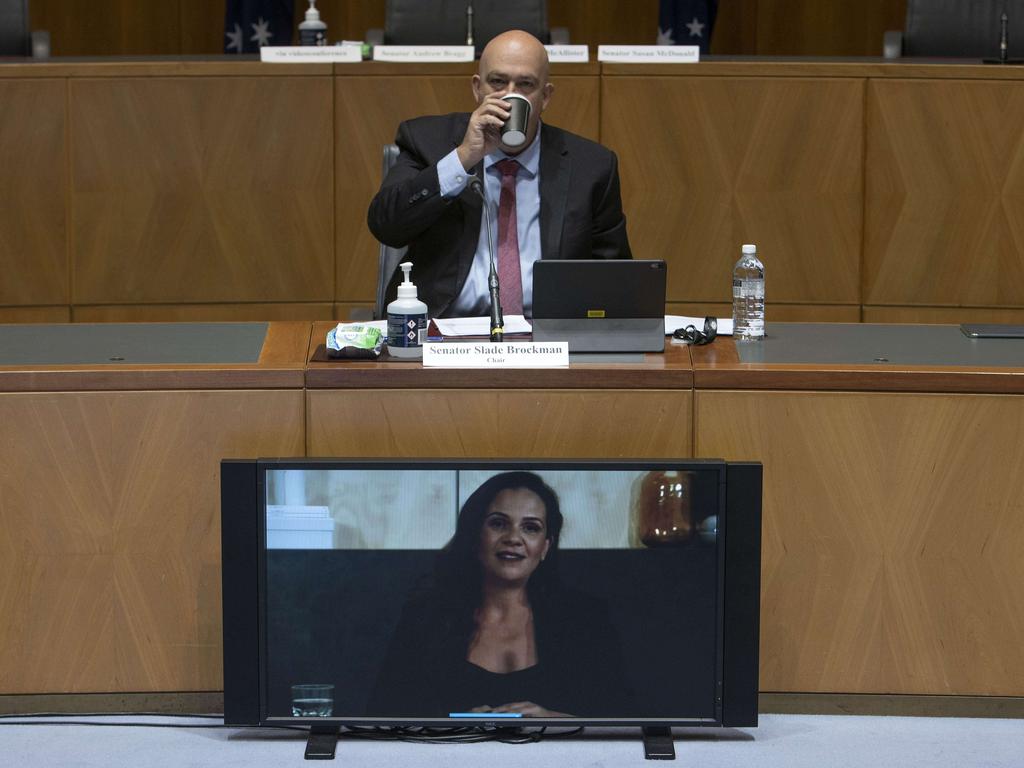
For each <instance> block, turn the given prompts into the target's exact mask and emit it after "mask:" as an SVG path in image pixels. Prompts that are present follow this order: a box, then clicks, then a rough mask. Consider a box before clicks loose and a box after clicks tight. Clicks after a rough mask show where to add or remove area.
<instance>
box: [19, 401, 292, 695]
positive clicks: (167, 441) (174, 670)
mask: <svg viewBox="0 0 1024 768" xmlns="http://www.w3.org/2000/svg"><path fill="white" fill-rule="evenodd" d="M303 412H304V404H303V396H302V393H301V392H299V391H290V392H280V391H267V392H244V391H235V392H202V391H200V392H151V393H142V392H111V393H53V394H40V393H31V394H0V444H3V445H6V446H8V449H7V450H5V458H4V462H3V464H2V465H0V517H2V519H3V521H4V525H3V526H0V553H2V554H0V585H2V586H0V692H3V693H38V692H50V691H64V692H85V691H159V690H165V691H181V690H218V689H220V688H221V687H222V685H223V681H222V680H221V640H220V638H221V629H220V622H221V613H220V525H219V519H220V518H219V499H220V484H219V483H220V481H219V462H220V459H222V458H225V457H241V458H245V457H257V456H265V455H281V456H300V455H302V452H303V448H304V445H303V444H304V422H303ZM44 606H45V609H43V608H41V607H44Z"/></svg>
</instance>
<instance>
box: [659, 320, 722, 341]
mask: <svg viewBox="0 0 1024 768" xmlns="http://www.w3.org/2000/svg"><path fill="white" fill-rule="evenodd" d="M688 325H692V326H693V327H694V328H696V329H697V330H698V331H703V330H704V318H703V317H687V316H686V315H665V335H666V336H671V335H672V334H673V333H675V330H676V329H677V328H685V327H686V326H688ZM718 335H719V336H732V318H731V317H719V318H718Z"/></svg>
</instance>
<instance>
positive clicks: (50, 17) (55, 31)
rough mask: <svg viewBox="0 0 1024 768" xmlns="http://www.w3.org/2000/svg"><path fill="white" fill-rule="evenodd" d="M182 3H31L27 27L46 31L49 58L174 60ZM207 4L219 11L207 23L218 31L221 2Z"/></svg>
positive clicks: (55, 0)
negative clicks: (161, 57) (160, 57)
mask: <svg viewBox="0 0 1024 768" xmlns="http://www.w3.org/2000/svg"><path fill="white" fill-rule="evenodd" d="M181 2H182V0H164V1H163V2H159V3H139V2H136V0H32V3H31V21H32V28H33V29H45V30H48V31H49V33H50V47H51V49H52V51H53V55H54V56H131V55H136V56H139V55H142V56H152V55H174V54H177V53H180V52H181V44H180V29H181V15H180V5H181ZM207 5H210V6H214V7H215V6H219V7H220V16H219V20H218V18H217V17H216V16H213V14H211V16H212V18H209V19H208V21H209V23H214V24H217V26H218V27H219V28H220V29H221V30H222V31H223V28H224V3H223V1H221V2H214V3H207ZM212 10H213V8H211V11H212ZM222 48H223V46H222Z"/></svg>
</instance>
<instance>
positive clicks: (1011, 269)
mask: <svg viewBox="0 0 1024 768" xmlns="http://www.w3.org/2000/svg"><path fill="white" fill-rule="evenodd" d="M867 103H868V111H867V147H868V150H867V178H866V191H867V195H866V205H865V224H866V227H865V232H866V241H865V247H864V303H865V304H895V305H915V304H920V305H929V306H942V305H946V306H954V307H955V306H963V305H967V306H1004V307H1005V306H1012V305H1024V216H1022V215H1021V211H1024V90H1022V89H1021V87H1020V83H1017V82H1005V83H1003V82H984V81H982V82H978V81H958V80H942V81H927V80H884V81H882V80H872V81H871V83H870V85H869V88H868V99H867Z"/></svg>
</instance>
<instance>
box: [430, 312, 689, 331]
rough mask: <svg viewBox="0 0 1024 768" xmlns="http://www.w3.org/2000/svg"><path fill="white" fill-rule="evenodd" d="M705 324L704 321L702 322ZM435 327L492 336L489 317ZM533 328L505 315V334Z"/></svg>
mask: <svg viewBox="0 0 1024 768" xmlns="http://www.w3.org/2000/svg"><path fill="white" fill-rule="evenodd" d="M701 322H702V323H703V322H704V321H703V320H701ZM434 325H436V326H437V330H439V331H440V332H441V335H442V336H490V335H491V318H489V317H446V318H444V319H443V320H438V319H437V318H434ZM532 331H533V328H532V327H531V326H530V324H529V323H528V322H527V321H526V318H525V317H523V316H522V315H505V333H506V335H507V334H510V333H531V332H532Z"/></svg>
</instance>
